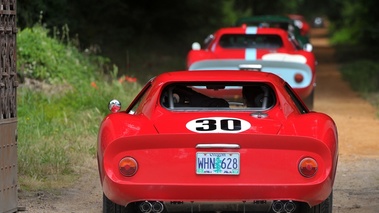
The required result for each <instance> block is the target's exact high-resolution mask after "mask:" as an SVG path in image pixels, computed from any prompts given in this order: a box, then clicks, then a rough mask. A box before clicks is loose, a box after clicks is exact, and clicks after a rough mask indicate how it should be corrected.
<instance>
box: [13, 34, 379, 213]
mask: <svg viewBox="0 0 379 213" xmlns="http://www.w3.org/2000/svg"><path fill="white" fill-rule="evenodd" d="M323 34H325V30H323V29H315V30H313V31H312V43H313V44H314V46H315V50H314V51H315V54H316V56H317V58H318V61H319V64H318V67H317V89H316V93H315V109H314V110H316V111H320V112H325V113H326V114H329V115H330V116H331V117H332V118H333V119H334V120H335V122H336V124H337V127H338V131H339V149H340V150H339V152H340V155H339V165H338V169H337V177H336V182H335V188H334V204H333V212H334V213H358V212H359V213H377V212H379V119H378V118H376V112H375V109H374V108H373V107H372V106H371V105H370V104H369V103H368V102H366V101H364V100H363V99H361V98H360V97H359V96H358V95H357V94H356V93H354V92H353V91H352V90H351V89H350V88H349V86H348V84H347V83H346V82H344V81H342V80H341V77H340V74H339V72H338V65H337V64H335V62H334V60H333V50H332V49H331V48H329V47H328V43H327V40H326V39H324V38H322V37H320V35H323ZM88 165H90V166H92V169H85V170H84V172H83V174H84V175H83V176H82V177H81V178H80V179H79V180H78V181H77V182H76V183H74V184H73V186H72V187H71V188H67V189H63V190H62V191H60V192H57V193H54V194H51V193H47V192H38V193H32V194H29V195H27V194H23V193H22V194H20V200H19V205H20V206H23V207H25V208H26V211H25V212H30V213H37V212H38V213H43V212H46V213H50V212H58V213H60V212H62V213H66V212H70V213H87V212H93V213H100V212H101V207H102V192H101V188H100V182H99V179H98V173H97V165H96V161H95V159H88ZM88 168H91V167H88ZM79 169H84V168H79Z"/></svg>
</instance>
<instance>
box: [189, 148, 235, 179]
mask: <svg viewBox="0 0 379 213" xmlns="http://www.w3.org/2000/svg"><path fill="white" fill-rule="evenodd" d="M239 173H240V153H239V152H197V153H196V174H201V175H239Z"/></svg>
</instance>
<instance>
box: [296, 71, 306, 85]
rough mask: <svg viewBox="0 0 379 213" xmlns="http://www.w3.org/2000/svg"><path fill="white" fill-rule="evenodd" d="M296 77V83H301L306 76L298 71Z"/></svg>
mask: <svg viewBox="0 0 379 213" xmlns="http://www.w3.org/2000/svg"><path fill="white" fill-rule="evenodd" d="M294 78H295V82H296V83H301V82H302V81H303V80H304V76H303V75H302V74H301V73H296V74H295V77H294Z"/></svg>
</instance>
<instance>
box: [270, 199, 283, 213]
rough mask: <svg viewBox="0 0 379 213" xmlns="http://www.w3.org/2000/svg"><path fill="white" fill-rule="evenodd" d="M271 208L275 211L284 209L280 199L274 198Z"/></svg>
mask: <svg viewBox="0 0 379 213" xmlns="http://www.w3.org/2000/svg"><path fill="white" fill-rule="evenodd" d="M271 208H272V210H273V211H274V212H275V213H281V212H282V211H283V209H284V204H283V202H282V201H280V200H275V201H274V202H272V205H271Z"/></svg>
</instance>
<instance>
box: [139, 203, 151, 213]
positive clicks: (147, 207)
mask: <svg viewBox="0 0 379 213" xmlns="http://www.w3.org/2000/svg"><path fill="white" fill-rule="evenodd" d="M152 208H153V206H152V205H151V203H150V202H149V201H145V202H142V203H140V204H139V210H140V211H141V212H142V213H150V212H151V210H152Z"/></svg>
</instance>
